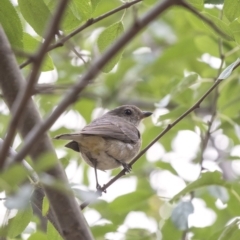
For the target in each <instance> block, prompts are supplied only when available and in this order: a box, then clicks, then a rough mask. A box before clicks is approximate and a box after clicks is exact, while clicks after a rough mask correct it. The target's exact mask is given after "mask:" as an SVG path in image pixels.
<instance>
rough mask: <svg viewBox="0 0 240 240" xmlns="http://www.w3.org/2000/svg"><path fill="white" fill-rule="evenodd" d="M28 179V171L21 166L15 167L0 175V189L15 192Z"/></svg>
mask: <svg viewBox="0 0 240 240" xmlns="http://www.w3.org/2000/svg"><path fill="white" fill-rule="evenodd" d="M13 176H14V177H13ZM26 178H27V170H26V169H25V168H24V167H23V166H22V165H20V164H16V165H13V166H11V167H10V168H8V169H7V170H6V171H4V172H3V173H1V174H0V189H1V188H2V189H5V190H9V191H10V190H14V189H15V188H16V187H17V186H18V185H19V184H21V183H22V182H23V181H24V180H25V179H26Z"/></svg>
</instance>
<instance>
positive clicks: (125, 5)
mask: <svg viewBox="0 0 240 240" xmlns="http://www.w3.org/2000/svg"><path fill="white" fill-rule="evenodd" d="M141 1H142V0H135V1H132V2H127V3H125V4H123V5H122V6H120V7H118V8H115V9H113V10H111V11H109V12H107V13H105V14H103V15H101V16H99V17H97V18H91V19H89V20H88V21H87V22H86V23H84V24H83V25H82V26H80V27H79V28H77V29H76V30H74V31H73V32H71V33H69V34H68V35H67V36H65V37H63V38H61V39H60V40H58V41H57V42H56V43H55V44H52V45H51V46H49V48H48V52H49V51H51V50H53V49H55V48H58V47H62V46H63V45H64V43H65V42H66V41H68V40H69V39H70V38H72V37H73V36H75V35H76V34H78V33H80V32H81V31H83V30H84V29H86V28H87V27H89V26H91V25H93V24H94V23H97V22H99V21H101V20H103V19H105V18H107V17H109V16H111V15H113V14H114V13H117V12H119V11H121V10H124V9H126V8H129V7H131V6H132V5H134V4H136V3H138V2H141ZM31 62H32V60H31V59H28V60H27V61H26V62H24V63H22V64H21V65H20V66H19V67H20V68H24V67H26V66H27V65H28V64H29V63H31Z"/></svg>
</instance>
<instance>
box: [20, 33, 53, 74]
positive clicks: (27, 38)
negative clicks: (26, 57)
mask: <svg viewBox="0 0 240 240" xmlns="http://www.w3.org/2000/svg"><path fill="white" fill-rule="evenodd" d="M40 44H41V42H40V41H38V40H37V39H35V38H34V37H32V36H31V35H30V34H28V33H23V48H24V51H26V52H28V53H29V52H35V51H36V50H37V48H38V47H39V45H40ZM53 69H54V65H53V61H52V58H51V57H50V55H49V54H46V56H45V59H44V61H43V65H42V68H41V71H43V72H47V71H52V70H53Z"/></svg>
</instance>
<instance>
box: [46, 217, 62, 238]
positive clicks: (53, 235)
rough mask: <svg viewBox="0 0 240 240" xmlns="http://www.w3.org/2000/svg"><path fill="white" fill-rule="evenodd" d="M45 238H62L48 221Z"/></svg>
mask: <svg viewBox="0 0 240 240" xmlns="http://www.w3.org/2000/svg"><path fill="white" fill-rule="evenodd" d="M47 239H48V240H63V238H62V237H61V235H60V234H59V233H58V231H57V230H56V229H55V228H54V226H53V225H52V224H51V223H50V222H49V221H48V224H47Z"/></svg>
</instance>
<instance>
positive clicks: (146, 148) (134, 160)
mask: <svg viewBox="0 0 240 240" xmlns="http://www.w3.org/2000/svg"><path fill="white" fill-rule="evenodd" d="M239 66H240V62H239V63H238V64H236V65H235V67H234V68H233V70H234V69H236V68H237V67H239ZM218 74H219V73H218ZM221 82H222V79H217V80H216V81H215V83H214V84H213V86H212V87H211V88H210V89H209V90H208V91H207V92H206V93H205V94H204V95H203V96H202V97H201V98H200V99H199V100H198V101H197V102H196V103H195V104H194V105H193V106H192V107H191V108H189V109H188V110H187V111H186V112H185V113H183V114H182V115H181V116H180V117H179V118H177V119H176V120H175V121H174V122H173V123H171V124H168V126H167V127H166V128H165V129H164V130H163V131H162V132H161V133H160V134H159V135H158V136H157V137H156V138H155V139H154V140H153V141H152V142H150V143H149V144H148V145H147V147H145V148H144V149H143V150H142V151H141V152H139V154H138V155H137V156H136V157H135V158H134V159H133V160H132V161H131V162H130V164H129V165H130V166H132V165H133V164H134V163H135V162H136V161H137V160H138V159H139V158H140V157H141V156H142V155H143V154H145V153H146V152H147V150H148V149H149V148H150V147H152V146H153V144H154V143H156V142H157V141H158V140H159V139H160V138H161V137H163V136H164V135H165V134H166V133H167V132H168V131H169V130H170V129H171V128H173V127H174V126H175V125H176V124H177V123H178V122H180V121H181V120H182V119H183V118H185V117H186V116H187V115H188V114H189V113H191V112H192V111H194V110H195V109H197V108H199V107H200V104H201V103H202V102H203V100H204V99H205V98H206V97H207V96H208V95H209V94H210V93H211V92H212V91H213V90H214V89H215V88H216V87H217V86H218V85H219V84H220V83H221ZM124 175H125V170H124V169H123V170H122V171H121V172H119V173H118V175H116V176H115V177H114V178H112V179H111V180H110V181H109V182H108V183H107V184H105V185H104V186H103V187H102V188H101V189H100V190H101V191H102V192H104V191H105V190H106V189H107V188H108V187H109V186H111V185H112V184H113V183H114V182H115V181H117V180H118V179H119V178H121V177H122V176H124ZM99 196H100V194H99V192H96V193H95V195H94V196H93V197H92V198H91V199H88V200H86V201H85V202H83V203H82V204H81V205H80V208H81V209H84V208H85V207H86V206H88V205H89V204H90V203H91V202H93V201H94V200H95V199H96V198H98V197H99Z"/></svg>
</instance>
